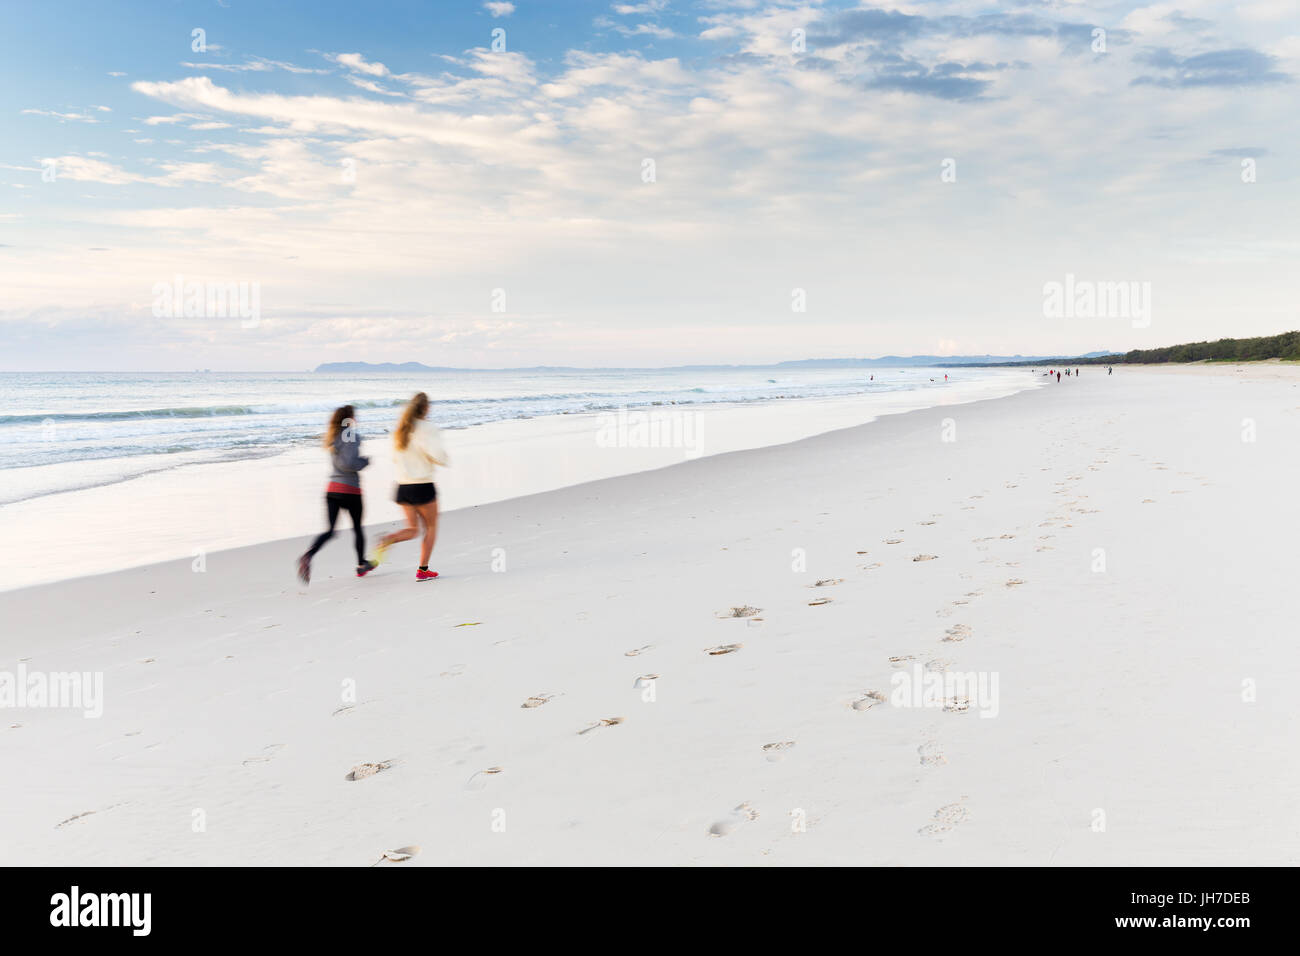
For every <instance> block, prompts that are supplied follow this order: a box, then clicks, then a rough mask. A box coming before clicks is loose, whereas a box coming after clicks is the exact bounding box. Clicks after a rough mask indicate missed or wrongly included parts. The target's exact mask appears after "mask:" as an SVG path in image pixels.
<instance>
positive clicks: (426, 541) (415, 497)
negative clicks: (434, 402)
mask: <svg viewBox="0 0 1300 956" xmlns="http://www.w3.org/2000/svg"><path fill="white" fill-rule="evenodd" d="M428 414H429V396H428V395H426V394H424V392H417V393H416V394H415V396H414V397H413V398H412V399H411V400H410V401H409V402H407V404H406V408H405V409H403V411H402V416H401V418H399V419H398V421H397V429H396V430H395V431H394V432H393V463H394V465H396V472H397V496H396V501H397V503H398V504H399V505H401V506H402V511H403V512H404V513H405V515H406V527H405V528H402V529H401V530H400V531H394V532H393V533H392V534H387V535H384V537H383V538H381V539H380V541H379V546H378V547H377V548H376V549H375V561H376V562H380V561H383V560H384V552H385V551H387V550H388V549H389V547H391V546H392V545H394V544H396V543H397V542H399V541H409V540H411V539H412V538H414V537H415V536H416V535H417V534H419V533H420V525H421V524H423V525H424V537H423V538H422V539H421V540H420V565H419V567H418V568H417V569H416V572H415V580H417V581H431V580H433V579H434V578H436V577H437V576H438V572H437V571H430V570H429V555H430V554H432V553H433V542H434V539H435V538H436V537H437V535H438V489H437V488H435V487H434V484H433V466H434V465H444V466H445V465H446V464H447V461H448V459H447V452H446V450H445V449H444V448H443V446H442V432H440V431H439V430H438V427H437V426H436V425H434V424H433V422H431V421H429V420H428V418H427V416H428Z"/></svg>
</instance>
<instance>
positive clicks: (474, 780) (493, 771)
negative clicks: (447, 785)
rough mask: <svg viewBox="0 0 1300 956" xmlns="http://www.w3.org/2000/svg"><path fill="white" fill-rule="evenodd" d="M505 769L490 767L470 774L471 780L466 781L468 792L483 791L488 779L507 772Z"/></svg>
mask: <svg viewBox="0 0 1300 956" xmlns="http://www.w3.org/2000/svg"><path fill="white" fill-rule="evenodd" d="M505 769H506V768H505V767H488V768H487V769H486V770H479V771H477V772H475V773H472V774H470V776H469V779H468V780H466V781H465V789H466V790H482V789H483V788H484V787H486V786H487V782H488V777H493V776H496V775H497V774H499V773H501V771H503V770H505Z"/></svg>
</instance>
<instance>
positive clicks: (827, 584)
mask: <svg viewBox="0 0 1300 956" xmlns="http://www.w3.org/2000/svg"><path fill="white" fill-rule="evenodd" d="M843 583H844V579H843V578H822V579H821V580H820V581H817V582H815V583H814V584H810V585H808V587H810V588H832V587H834V586H835V585H837V584H843Z"/></svg>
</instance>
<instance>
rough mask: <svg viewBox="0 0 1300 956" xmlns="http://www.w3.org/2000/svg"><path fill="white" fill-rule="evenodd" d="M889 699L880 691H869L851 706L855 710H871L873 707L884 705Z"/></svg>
mask: <svg viewBox="0 0 1300 956" xmlns="http://www.w3.org/2000/svg"><path fill="white" fill-rule="evenodd" d="M888 699H889V698H887V697H886V696H885V695H884V694H882V693H881V692H880V691H878V690H869V691H867V692H866V693H865V694H863V695H862V696H861V697H859V698H858V699H857V700H855V701H854V702H853V703H852V704H850V705H849V706H850V707H852V708H853V709H854V710H870V709H871V708H872V707H875V706H877V705H879V704H883V703H884V702H885V701H886V700H888Z"/></svg>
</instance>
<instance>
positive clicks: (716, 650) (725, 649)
mask: <svg viewBox="0 0 1300 956" xmlns="http://www.w3.org/2000/svg"><path fill="white" fill-rule="evenodd" d="M744 646H745V645H744V644H719V645H718V646H717V647H706V648H705V649H704V653H705V654H708V655H709V656H710V657H717V656H718V655H719V654H734V653H736V651H738V650H740V649H741V648H742V647H744Z"/></svg>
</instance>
